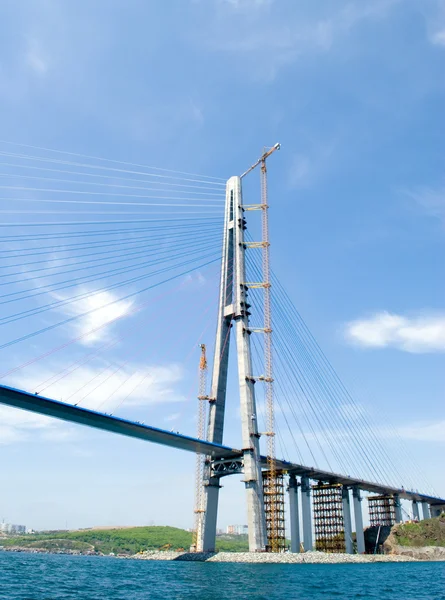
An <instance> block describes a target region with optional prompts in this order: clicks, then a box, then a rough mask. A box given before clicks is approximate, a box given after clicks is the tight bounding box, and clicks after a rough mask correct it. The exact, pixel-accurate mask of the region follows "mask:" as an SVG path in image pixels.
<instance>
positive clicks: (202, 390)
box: [190, 344, 209, 552]
mask: <svg viewBox="0 0 445 600" xmlns="http://www.w3.org/2000/svg"><path fill="white" fill-rule="evenodd" d="M200 348H201V357H200V361H199V393H198V422H197V432H196V433H197V435H196V437H197V438H198V439H200V440H203V439H205V423H206V414H207V401H208V399H209V397H208V396H207V395H206V389H207V356H206V346H205V344H201V345H200ZM204 459H205V457H204V454H199V453H197V454H196V476H195V509H194V512H195V527H194V529H193V536H192V545H191V548H190V550H191V552H199V551H200V550H202V548H199V540H200V539H201V537H202V536H201V533H202V529H203V526H204V515H205V508H204V503H203V489H202V488H203V485H204V481H203V479H204Z"/></svg>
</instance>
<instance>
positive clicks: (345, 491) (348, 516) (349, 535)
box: [342, 485, 354, 554]
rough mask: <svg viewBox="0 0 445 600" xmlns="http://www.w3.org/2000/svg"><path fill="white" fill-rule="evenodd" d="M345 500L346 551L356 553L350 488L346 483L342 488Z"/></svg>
mask: <svg viewBox="0 0 445 600" xmlns="http://www.w3.org/2000/svg"><path fill="white" fill-rule="evenodd" d="M342 500H343V523H344V528H345V546H346V553H347V554H353V553H354V544H353V543H352V523H351V505H350V502H349V490H348V488H347V486H346V485H344V486H343V489H342Z"/></svg>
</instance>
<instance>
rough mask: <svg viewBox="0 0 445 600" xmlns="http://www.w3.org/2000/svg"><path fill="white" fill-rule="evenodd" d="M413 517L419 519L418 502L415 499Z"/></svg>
mask: <svg viewBox="0 0 445 600" xmlns="http://www.w3.org/2000/svg"><path fill="white" fill-rule="evenodd" d="M413 519H414V520H415V521H420V515H419V504H418V502H417V500H413Z"/></svg>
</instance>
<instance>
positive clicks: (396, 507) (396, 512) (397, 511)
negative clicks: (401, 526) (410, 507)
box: [394, 494, 403, 523]
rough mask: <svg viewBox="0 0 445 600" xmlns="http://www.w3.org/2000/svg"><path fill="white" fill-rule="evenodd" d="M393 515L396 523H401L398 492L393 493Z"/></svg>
mask: <svg viewBox="0 0 445 600" xmlns="http://www.w3.org/2000/svg"><path fill="white" fill-rule="evenodd" d="M394 516H395V520H396V523H403V516H402V505H401V504H400V497H399V495H398V494H394Z"/></svg>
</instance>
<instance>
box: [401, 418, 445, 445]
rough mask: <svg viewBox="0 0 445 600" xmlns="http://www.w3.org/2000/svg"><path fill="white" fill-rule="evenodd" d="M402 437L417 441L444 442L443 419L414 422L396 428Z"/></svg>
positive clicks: (444, 426) (444, 425) (444, 424)
mask: <svg viewBox="0 0 445 600" xmlns="http://www.w3.org/2000/svg"><path fill="white" fill-rule="evenodd" d="M397 433H398V434H399V436H400V437H401V438H402V439H405V440H415V441H418V442H433V443H442V444H444V443H445V420H442V421H435V422H430V423H415V424H413V425H405V426H403V427H399V428H398V429H397Z"/></svg>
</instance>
